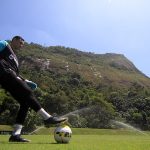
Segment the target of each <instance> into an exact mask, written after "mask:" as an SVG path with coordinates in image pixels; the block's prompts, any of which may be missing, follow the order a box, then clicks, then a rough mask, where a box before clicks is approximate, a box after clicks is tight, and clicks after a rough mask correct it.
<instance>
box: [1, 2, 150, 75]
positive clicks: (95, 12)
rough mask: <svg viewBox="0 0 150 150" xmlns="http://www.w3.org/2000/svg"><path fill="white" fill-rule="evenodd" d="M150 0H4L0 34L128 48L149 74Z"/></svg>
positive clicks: (96, 48) (91, 47) (87, 47)
mask: <svg viewBox="0 0 150 150" xmlns="http://www.w3.org/2000/svg"><path fill="white" fill-rule="evenodd" d="M149 6H150V0H21V1H20V0H13V1H11V0H1V9H0V20H1V23H0V39H11V38H12V37H13V36H14V35H21V36H23V37H24V38H25V40H26V41H27V42H29V43H30V42H34V43H38V44H41V45H45V46H55V45H61V46H66V47H71V48H77V49H79V50H82V51H87V52H94V53H96V54H104V53H118V54H124V55H125V56H126V57H127V58H128V59H129V60H130V61H132V62H133V63H134V64H135V66H136V67H137V68H138V69H139V70H140V71H142V72H143V73H144V74H146V75H147V76H149V77H150V67H149V64H150V59H149V56H150V9H149Z"/></svg>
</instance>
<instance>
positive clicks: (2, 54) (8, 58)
mask: <svg viewBox="0 0 150 150" xmlns="http://www.w3.org/2000/svg"><path fill="white" fill-rule="evenodd" d="M3 69H4V70H5V69H11V70H13V71H14V72H15V73H16V74H18V59H17V57H16V55H15V53H14V52H13V50H12V48H11V47H10V45H9V44H8V42H7V41H4V40H2V41H0V72H1V71H2V70H3ZM0 74H1V73H0Z"/></svg>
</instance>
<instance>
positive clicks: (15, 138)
mask: <svg viewBox="0 0 150 150" xmlns="http://www.w3.org/2000/svg"><path fill="white" fill-rule="evenodd" d="M9 142H26V143H27V142H30V140H27V139H24V138H21V135H20V134H19V135H11V136H10V138H9Z"/></svg>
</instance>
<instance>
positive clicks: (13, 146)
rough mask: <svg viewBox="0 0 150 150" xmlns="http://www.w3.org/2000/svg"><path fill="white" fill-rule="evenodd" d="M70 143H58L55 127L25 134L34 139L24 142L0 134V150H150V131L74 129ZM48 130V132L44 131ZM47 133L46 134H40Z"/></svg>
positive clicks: (26, 136)
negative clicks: (11, 140) (14, 141)
mask: <svg viewBox="0 0 150 150" xmlns="http://www.w3.org/2000/svg"><path fill="white" fill-rule="evenodd" d="M72 130H73V135H72V138H71V141H70V143H69V144H57V143H56V142H55V141H54V138H53V134H52V133H53V129H50V130H46V129H44V128H43V129H41V130H40V131H38V132H37V134H38V135H24V136H23V137H25V138H28V139H30V140H32V142H30V143H27V144H24V143H8V138H9V136H8V135H1V136H0V150H48V149H49V150H150V133H149V132H147V133H144V134H141V133H137V132H133V131H127V130H104V129H72ZM44 132H46V133H44ZM39 134H45V135H39Z"/></svg>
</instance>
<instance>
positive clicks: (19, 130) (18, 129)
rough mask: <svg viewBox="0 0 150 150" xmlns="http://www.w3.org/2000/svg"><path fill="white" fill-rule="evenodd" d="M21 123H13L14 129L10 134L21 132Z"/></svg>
mask: <svg viewBox="0 0 150 150" xmlns="http://www.w3.org/2000/svg"><path fill="white" fill-rule="evenodd" d="M22 127H23V126H22V125H21V124H15V125H14V131H13V132H12V135H14V136H15V135H18V134H21V130H22Z"/></svg>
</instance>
